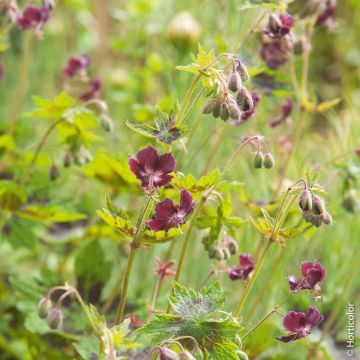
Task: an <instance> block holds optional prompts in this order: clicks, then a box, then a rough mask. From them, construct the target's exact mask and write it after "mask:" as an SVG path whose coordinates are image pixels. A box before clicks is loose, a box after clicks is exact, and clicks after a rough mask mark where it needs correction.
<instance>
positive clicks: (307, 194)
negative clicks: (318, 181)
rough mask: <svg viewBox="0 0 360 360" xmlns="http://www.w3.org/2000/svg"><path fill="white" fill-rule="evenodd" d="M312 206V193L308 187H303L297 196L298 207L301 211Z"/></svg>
mask: <svg viewBox="0 0 360 360" xmlns="http://www.w3.org/2000/svg"><path fill="white" fill-rule="evenodd" d="M312 206H313V203H312V193H311V191H310V190H309V189H304V190H302V191H301V193H300V196H299V207H300V209H301V210H303V211H308V210H311V209H312Z"/></svg>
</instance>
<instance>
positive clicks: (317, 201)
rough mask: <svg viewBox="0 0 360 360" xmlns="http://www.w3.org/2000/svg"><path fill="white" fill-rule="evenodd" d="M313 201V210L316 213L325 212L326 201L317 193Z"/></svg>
mask: <svg viewBox="0 0 360 360" xmlns="http://www.w3.org/2000/svg"><path fill="white" fill-rule="evenodd" d="M312 203H313V206H312V212H313V213H314V214H315V215H321V214H323V213H324V212H325V203H324V200H323V199H322V198H321V197H319V196H317V195H313V197H312Z"/></svg>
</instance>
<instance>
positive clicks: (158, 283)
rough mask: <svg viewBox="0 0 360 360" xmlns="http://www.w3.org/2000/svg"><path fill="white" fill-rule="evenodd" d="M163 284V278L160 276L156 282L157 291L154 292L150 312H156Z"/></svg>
mask: <svg viewBox="0 0 360 360" xmlns="http://www.w3.org/2000/svg"><path fill="white" fill-rule="evenodd" d="M161 283H162V278H161V276H158V278H157V280H156V284H155V289H154V292H153V296H152V300H151V306H150V312H152V313H153V312H154V311H155V306H156V301H157V298H158V296H159V292H160V288H161Z"/></svg>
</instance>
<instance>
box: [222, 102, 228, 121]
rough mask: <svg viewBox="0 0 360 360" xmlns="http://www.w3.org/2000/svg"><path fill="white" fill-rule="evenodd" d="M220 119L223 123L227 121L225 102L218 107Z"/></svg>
mask: <svg viewBox="0 0 360 360" xmlns="http://www.w3.org/2000/svg"><path fill="white" fill-rule="evenodd" d="M220 117H221V119H222V120H224V121H226V120H227V119H229V108H228V105H227V104H226V103H225V102H223V103H222V104H221V105H220Z"/></svg>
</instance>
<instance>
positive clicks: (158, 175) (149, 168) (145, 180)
mask: <svg viewBox="0 0 360 360" xmlns="http://www.w3.org/2000/svg"><path fill="white" fill-rule="evenodd" d="M129 166H130V169H131V171H132V172H133V173H134V174H135V176H136V177H137V178H138V179H139V180H141V187H142V188H143V189H146V190H148V191H153V190H154V189H155V188H157V187H159V186H165V185H167V184H168V183H169V182H170V181H171V179H172V176H171V175H169V174H170V173H171V172H173V171H174V170H175V166H176V162H175V159H174V157H173V156H172V154H171V153H170V152H169V153H166V154H163V155H158V153H157V151H156V150H155V149H154V148H153V147H152V146H151V145H149V146H147V147H146V148H145V149H142V150H141V151H140V152H139V153H138V154H137V155H136V158H135V157H134V156H130V158H129Z"/></svg>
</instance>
